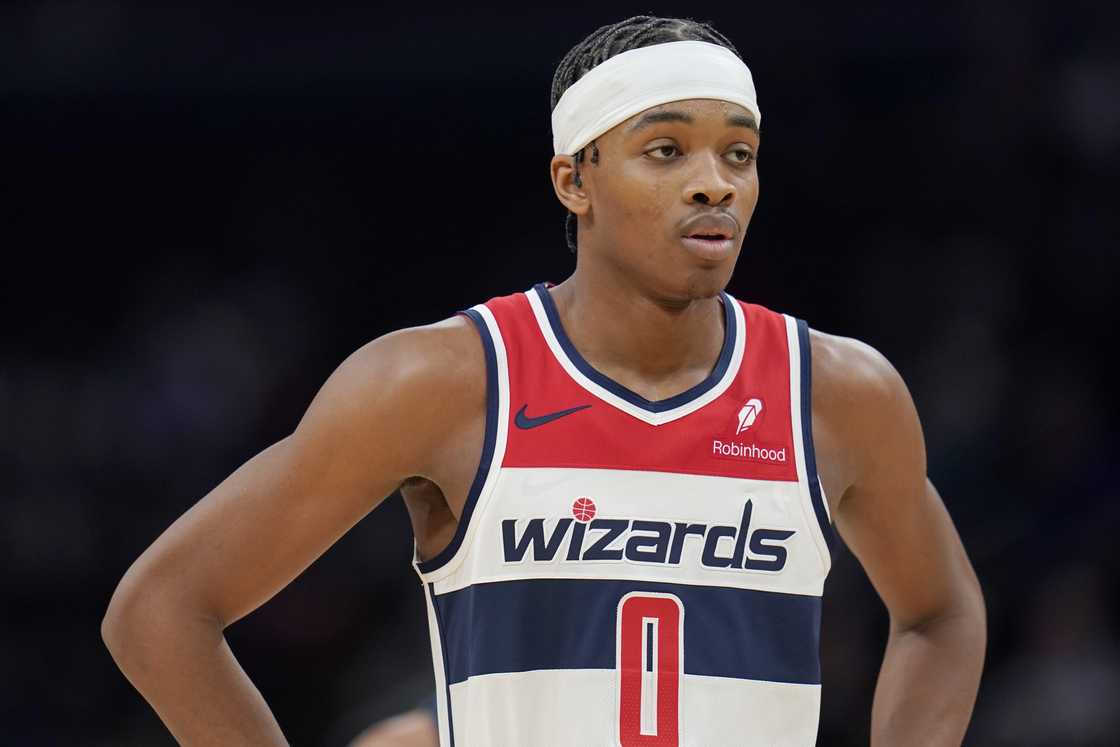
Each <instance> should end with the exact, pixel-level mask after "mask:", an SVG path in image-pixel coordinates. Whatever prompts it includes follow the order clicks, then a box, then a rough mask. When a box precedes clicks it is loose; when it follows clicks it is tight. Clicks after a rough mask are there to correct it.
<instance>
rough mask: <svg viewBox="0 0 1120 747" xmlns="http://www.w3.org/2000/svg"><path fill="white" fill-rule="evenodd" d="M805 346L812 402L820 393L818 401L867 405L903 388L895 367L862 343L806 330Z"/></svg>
mask: <svg viewBox="0 0 1120 747" xmlns="http://www.w3.org/2000/svg"><path fill="white" fill-rule="evenodd" d="M809 348H810V355H811V360H812V376H813V395H814V402H816V398H817V395H821V397H822V402H824V403H828V404H835V405H838V406H839V405H844V404H845V403H852V402H854V401H856V400H858V401H859V402H860V403H861V404H868V403H869V401H870V402H874V401H877V400H881V399H883V398H888V399H889V398H890V397H892V396H896V395H897V394H899V393H900V391H899V390H900V387H901V388H902V389H905V384H904V383H903V381H902V376H901V375H900V374H899V373H898V370H897V369H896V368H895V367H894V366H893V365H892V364H891V362H890V361H889V360H887V357H886V356H885V355H883V354H882V353H880V352H879V351H878V350H876V349H875V348H874V347H872V346H871V345H868V344H867V343H866V342H863V341H861V340H857V339H855V338H853V337H842V336H840V335H833V334H828V333H827V332H821V331H819V330H816V329H810V330H809Z"/></svg>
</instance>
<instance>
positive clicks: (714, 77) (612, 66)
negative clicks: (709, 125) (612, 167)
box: [552, 41, 762, 155]
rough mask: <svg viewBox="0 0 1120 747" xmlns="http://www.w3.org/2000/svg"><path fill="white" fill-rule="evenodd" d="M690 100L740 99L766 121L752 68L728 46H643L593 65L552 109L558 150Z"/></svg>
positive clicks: (573, 149) (569, 150) (571, 149)
mask: <svg viewBox="0 0 1120 747" xmlns="http://www.w3.org/2000/svg"><path fill="white" fill-rule="evenodd" d="M684 99H719V100H721V101H730V102H731V103H734V104H739V105H740V106H742V107H743V108H745V109H747V110H748V111H750V112H751V113H752V114H753V115H754V120H755V122H756V123H757V124H759V125H761V124H762V114H761V113H760V112H759V110H758V99H757V96H756V95H755V91H754V80H753V79H752V78H751V71H750V70H749V69H748V68H747V66H746V65H745V64H744V63H743V61H742V60H740V59H739V57H738V56H737V55H736V54H735V53H734V52H732V51H731V50H730V49H727V48H726V47H721V46H719V45H718V44H711V43H709V42H702V41H675V42H666V43H664V44H654V45H653V46H649V47H639V48H638V49H631V50H629V51H627V52H623V53H621V54H617V55H615V56H614V57H611V58H609V59H608V60H606V61H605V62H602V63H600V64H599V65H596V66H595V67H593V68H592V69H591V70H590V71H588V73H587V74H586V75H584V76H583V77H582V78H580V79H579V80H577V81H576V82H575V83H573V84H572V85H571V86H570V87H569V88H568V90H566V91H564V95H563V96H561V97H560V101H558V102H557V104H556V108H555V109H553V110H552V147H553V150H554V152H555V153H557V154H560V153H564V154H566V155H575V154H576V153H578V152H579V150H580V148H582V147H583V146H585V145H587V144H588V143H590V142H591V141H592V140H594V139H595V138H597V137H598V136H599V135H602V134H603V133H604V132H606V131H607V130H609V129H611V128H612V127H614V126H615V125H617V124H619V123H620V122H624V121H626V120H627V119H629V118H630V117H632V116H634V115H635V114H637V113H638V112H640V111H643V110H644V109H648V108H650V107H651V106H657V105H658V104H666V103H668V102H670V101H682V100H684Z"/></svg>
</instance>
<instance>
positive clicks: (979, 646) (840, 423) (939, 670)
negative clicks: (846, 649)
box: [813, 333, 986, 747]
mask: <svg viewBox="0 0 1120 747" xmlns="http://www.w3.org/2000/svg"><path fill="white" fill-rule="evenodd" d="M813 344H814V349H813V358H814V365H813V373H814V397H813V399H814V411H816V410H817V406H818V402H819V404H820V410H821V413H822V416H823V418H824V419H825V420H826V422H827V423H828V425H827V426H826V427H827V428H828V429H829V430H830V431H831V432H833V433H835V435H836V442H837V443H841V444H843V445H844V446H843V448H844V452H845V454H844V457H843V461H844V463H845V464H846V469H845V473H846V475H845V479H844V480H843V482H842V484H844V485H847V489H846V490H844V491H843V492H842V495H841V497H840V500H839V502H838V505H837V506H836V507H835V508H834V514H833V517H834V520H835V523H836V528H837V530H838V531H839V532H840V535H841V536H842V537H843V538H844V541H845V542H846V544H847V545H848V547H849V548H850V549H851V550H852V552H853V553H854V554H855V556H856V558H858V560H859V561H860V563H861V564H862V566H863V568H864V570H865V571H866V572H867V575H868V577H869V578H870V580H871V583H872V585H873V586H874V587H875V590H876V591H877V592H878V593H879V596H880V598H881V599H882V600H883V602H884V604H885V605H886V607H887V610H888V612H889V613H890V637H889V639H888V641H887V648H886V652H885V653H884V655H883V664H882V667H881V669H880V671H879V680H878V683H877V685H876V688H875V700H874V704H873V706H872V711H871V744H872V745H888V746H889V747H896V746H898V745H919V744H920V745H960V743H961V741H962V740H963V739H964V734H965V730H966V728H967V726H968V721H969V718H970V716H971V713H972V708H973V704H974V703H975V700H976V692H977V689H978V687H979V682H980V672H981V669H982V668H983V662H984V648H985V642H986V632H985V628H986V623H985V612H984V600H983V596H982V594H981V591H980V584H979V582H978V581H977V578H976V574H975V572H974V571H973V569H972V565H971V563H970V562H969V560H968V556H967V555H966V554H965V550H964V547H963V545H962V544H961V540H960V537H959V535H958V534H957V531H956V528H955V527H954V526H953V522H952V520H951V519H950V518H949V514H948V512H947V511H946V510H945V505H944V503H943V502H942V500H941V496H940V495H939V494H938V492H937V489H936V488H934V486H933V484H932V483H931V482H930V481H929V478H928V477H927V476H926V451H925V443H924V439H923V436H922V429H921V424H920V423H919V420H918V414H917V411H916V409H915V407H914V402H913V400H912V399H911V397H910V393H909V391H908V390H907V388H906V385H905V383H904V382H903V381H902V378H901V376H899V374H898V372H897V371H896V370H895V369H894V367H893V366H891V364H890V363H889V362H888V361H887V360H886V359H885V358H884V357H883V356H882V355H881V354H879V353H878V352H877V351H875V350H874V349H872V348H871V347H869V346H867V345H865V344H863V343H860V342H857V341H855V340H851V339H846V338H838V337H832V336H830V335H819V334H816V333H815V334H814V340H813ZM818 349H819V350H820V352H821V353H822V355H820V356H819V358H818ZM818 360H819V365H818ZM817 382H820V386H819V387H818V386H817Z"/></svg>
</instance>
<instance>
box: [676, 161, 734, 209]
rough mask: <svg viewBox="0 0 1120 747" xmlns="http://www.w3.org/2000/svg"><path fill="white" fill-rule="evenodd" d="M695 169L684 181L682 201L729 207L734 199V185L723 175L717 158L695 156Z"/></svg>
mask: <svg viewBox="0 0 1120 747" xmlns="http://www.w3.org/2000/svg"><path fill="white" fill-rule="evenodd" d="M694 162H695V163H696V167H695V168H694V169H693V170H692V173H690V174H689V176H688V179H686V180H685V185H684V194H683V197H684V201H685V202H686V203H689V204H691V203H693V202H698V203H700V204H701V205H724V206H726V205H729V204H731V202H732V201H733V200H734V199H735V185H734V184H733V183H731V182H730V181H729V180H728V179H727V177H726V176H724V174H723V168H722V164H721V163H720V160H719V156H718V155H715V154H712V153H704V154H703V155H700V154H697V157H696V158H695V159H694Z"/></svg>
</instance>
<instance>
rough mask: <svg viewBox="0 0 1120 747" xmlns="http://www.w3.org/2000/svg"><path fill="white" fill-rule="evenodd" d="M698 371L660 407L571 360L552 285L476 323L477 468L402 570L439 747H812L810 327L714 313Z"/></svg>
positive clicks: (751, 310)
mask: <svg viewBox="0 0 1120 747" xmlns="http://www.w3.org/2000/svg"><path fill="white" fill-rule="evenodd" d="M720 300H721V305H722V313H723V320H724V329H725V337H724V342H723V346H722V349H721V352H720V355H719V359H718V361H717V363H716V365H715V368H714V369H713V370H712V372H711V374H710V375H709V376H708V377H707V378H706V379H705V380H704V381H703V382H701V383H699V384H697V385H696V386H694V387H692V388H690V389H689V390H687V391H685V392H683V393H681V394H679V395H676V396H674V397H670V398H668V399H664V400H657V401H650V400H647V399H645V398H643V397H641V396H639V395H637V394H636V393H634V392H632V391H630V390H629V389H627V388H626V387H624V386H622V385H620V384H618V383H617V382H615V381H613V380H612V379H610V378H609V377H607V376H605V375H603V374H602V373H600V372H599V371H597V370H595V369H594V368H593V367H592V366H591V365H590V364H589V363H588V362H587V361H586V360H585V359H584V358H583V357H582V356H581V355H580V353H579V351H578V350H576V349H575V347H574V346H573V345H572V343H571V341H570V340H569V339H568V336H567V335H566V334H565V332H564V329H563V327H562V325H561V322H560V317H559V314H558V313H557V310H556V306H555V304H554V303H553V300H552V297H551V295H550V293H549V291H548V290H547V288H546V286H544V285H543V284H542V285H537V286H535V287H533V288H532V289H530V290H529V291H527V292H524V293H515V294H513V295H509V296H504V297H500V298H494V299H491V300H490V301H487V302H486V303H485V304H480V305H478V306H475V307H473V308H471V309H469V310H467V311H465V312H463V313H464V314H466V315H467V316H468V317H469V318H470V319H471V320H472V321H473V323H474V324H475V325H476V326H477V328H478V332H479V334H480V335H481V337H482V342H483V347H484V349H485V357H486V430H485V437H484V442H483V450H482V458H481V462H480V464H479V465H478V470H477V473H476V475H475V478H474V482H473V484H472V485H471V488H470V492H469V495H468V497H467V500H466V503H465V505H464V507H463V511H462V515H461V517H460V520H459V525H458V528H457V530H456V532H455V535H454V537H453V539H452V541H451V543H450V544H449V545H448V546H447V548H446V549H444V550H443V551H442V552H440V553H439V554H438V555H436V556H435V557H433V558H431V559H429V560H426V561H422V560H419V558H418V557H417V558H415V559H414V566H415V568H416V571H417V573H418V574H419V575H420V578H421V581H422V583H423V586H424V592H425V596H426V599H427V610H428V619H429V624H430V631H431V644H432V658H433V664H434V668H435V675H436V690H437V693H436V698H437V711H438V721H439V734H440V744H441V746H443V747H452V746H454V747H549V746H551V745H557V746H559V745H564V746H565V747H568V746H575V747H600V746H602V747H607V746H614V747H618V746H621V747H639V746H641V747H678V745H679V746H682V747H683V746H685V745H687V746H689V747H727V746H729V745H750V746H752V747H753V746H755V745H758V746H760V747H762V746H764V747H777V746H781V745H797V746H799V747H804V746H805V745H813V744H814V743H815V741H816V733H817V721H818V716H819V710H820V664H819V656H818V650H819V626H820V614H821V593H822V590H823V585H824V580H825V576H826V575H827V573H828V570H829V566H830V557H831V555H830V552H831V550H830V548H831V543H832V528H831V525H830V518H829V515H828V508H827V506H826V503H825V499H824V496H823V495H822V487H821V484H820V481H819V479H818V477H817V471H816V464H815V460H814V455H813V442H812V410H811V404H810V403H811V398H810V378H809V372H810V361H809V337H808V327H807V326H806V324H805V322H803V321H801V320H797V319H794V318H792V317H789V316H786V315H784V314H779V313H776V312H773V311H770V310H768V309H765V308H763V307H761V306H758V305H755V304H749V303H743V302H740V301H737V300H736V299H734V298H732V297H731V296H730V295H728V294H727V293H721V295H720Z"/></svg>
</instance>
